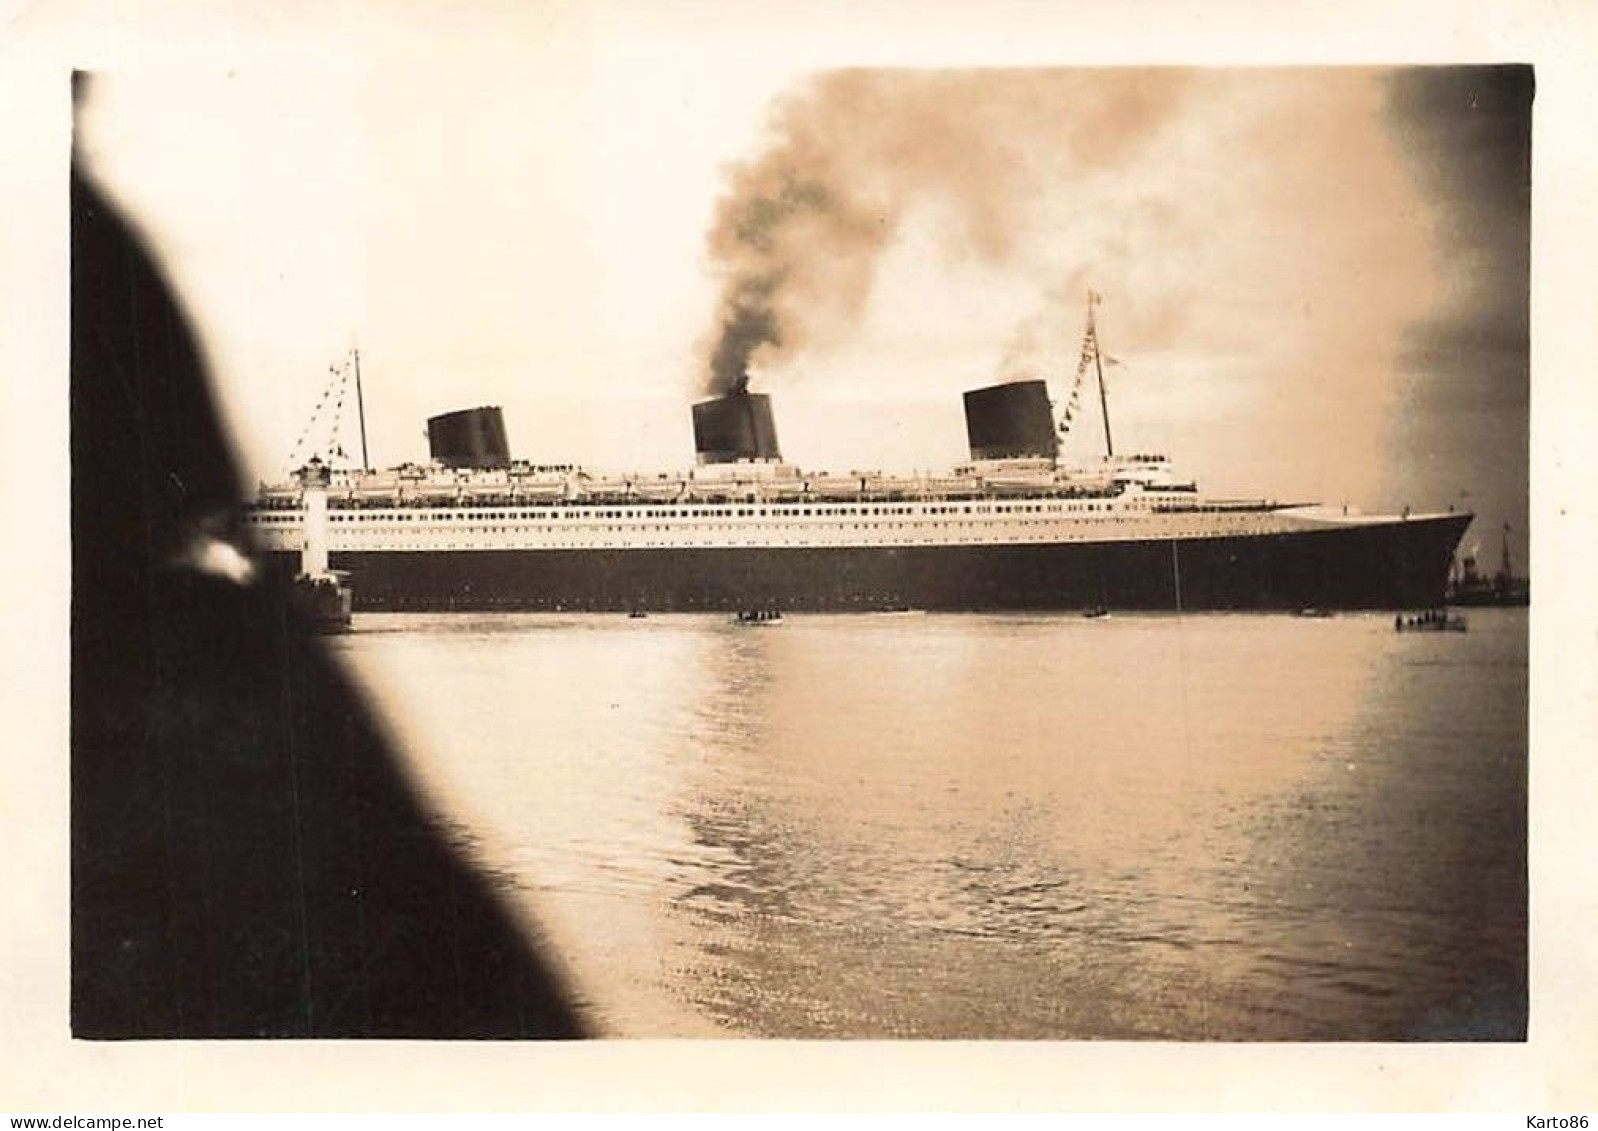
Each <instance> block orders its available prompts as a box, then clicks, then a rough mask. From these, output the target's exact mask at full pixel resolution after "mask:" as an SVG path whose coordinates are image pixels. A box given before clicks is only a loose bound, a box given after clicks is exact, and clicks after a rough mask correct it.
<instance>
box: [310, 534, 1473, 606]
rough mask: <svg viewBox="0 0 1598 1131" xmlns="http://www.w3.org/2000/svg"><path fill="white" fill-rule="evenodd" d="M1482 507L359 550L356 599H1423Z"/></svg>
mask: <svg viewBox="0 0 1598 1131" xmlns="http://www.w3.org/2000/svg"><path fill="white" fill-rule="evenodd" d="M1469 522H1470V518H1469V516H1468V515H1450V516H1447V517H1444V518H1436V519H1424V520H1411V521H1407V522H1393V523H1387V524H1382V525H1375V526H1362V527H1339V528H1333V529H1328V530H1317V531H1310V532H1304V533H1292V534H1275V535H1256V536H1252V537H1240V538H1208V539H1195V540H1184V541H1178V542H1171V541H1159V542H1110V543H1097V544H1083V543H1058V544H1053V545H991V546H958V547H955V546H914V547H872V548H866V547H827V548H806V549H794V548H782V549H743V548H740V549H683V550H663V549H649V550H537V551H533V550H472V551H465V550H462V551H430V552H419V551H409V552H403V551H394V552H380V553H373V552H361V553H354V552H346V553H337V552H335V553H334V554H333V555H332V560H333V566H334V568H337V569H342V570H349V571H350V572H351V573H352V574H353V580H354V587H355V594H356V606H355V607H356V610H357V611H440V610H452V609H460V610H496V609H504V610H513V609H526V610H553V611H562V610H564V611H578V610H593V611H628V610H634V609H638V610H648V611H651V612H655V611H691V610H734V609H745V608H778V609H793V610H812V611H850V610H872V609H892V608H914V609H928V610H948V611H981V610H1002V609H1082V608H1091V607H1099V606H1104V607H1108V608H1116V609H1190V610H1201V609H1217V610H1219V609H1289V610H1294V609H1302V608H1308V607H1315V608H1322V609H1408V608H1425V607H1431V606H1435V605H1439V604H1441V603H1442V601H1443V597H1444V589H1445V586H1446V583H1447V578H1448V568H1449V563H1450V560H1451V558H1452V555H1453V552H1454V549H1455V547H1456V546H1457V545H1458V543H1459V539H1460V537H1461V536H1462V535H1463V534H1464V531H1465V527H1466V525H1468V523H1469Z"/></svg>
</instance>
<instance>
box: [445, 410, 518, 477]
mask: <svg viewBox="0 0 1598 1131" xmlns="http://www.w3.org/2000/svg"><path fill="white" fill-rule="evenodd" d="M427 447H428V450H429V451H430V452H431V453H432V456H433V458H434V459H436V460H438V461H439V462H440V463H442V464H444V465H445V466H447V467H471V468H492V467H509V466H510V444H509V443H508V442H507V441H506V439H505V418H504V416H502V415H501V414H500V411H499V407H498V406H497V405H496V406H493V407H484V408H467V409H462V410H460V411H459V412H446V413H444V414H443V415H442V416H431V417H428V420H427Z"/></svg>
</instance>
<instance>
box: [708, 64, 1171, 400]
mask: <svg viewBox="0 0 1598 1131" xmlns="http://www.w3.org/2000/svg"><path fill="white" fill-rule="evenodd" d="M1188 81H1189V80H1188V79H1187V77H1186V76H1184V75H1183V74H1182V73H1181V72H1175V71H1158V70H1128V71H1120V72H1113V73H1110V74H1105V73H1102V72H1100V73H1096V74H1095V73H1090V72H1066V71H1026V70H1006V71H940V72H921V71H838V72H832V73H828V74H825V75H821V76H819V77H817V78H816V79H814V80H813V81H812V82H811V83H810V84H809V85H808V86H807V87H805V88H803V89H801V90H800V91H798V92H797V93H795V94H794V95H792V96H790V97H788V98H787V99H785V100H783V101H782V102H780V103H779V104H778V105H777V107H776V108H775V111H774V113H773V116H772V121H771V129H770V135H771V140H770V142H769V144H768V145H767V147H766V149H765V150H764V152H763V153H762V154H761V155H760V156H759V157H757V158H756V159H754V160H753V161H750V162H748V163H746V164H744V165H742V166H739V167H738V168H736V169H734V170H733V172H732V175H731V184H730V186H729V191H728V192H727V194H726V196H725V197H724V198H723V199H722V200H721V202H720V204H719V207H718V209H717V212H716V217H715V222H714V225H713V228H712V231H711V233H710V238H709V251H710V258H711V262H712V264H713V265H714V269H715V271H716V273H717V275H718V276H719V278H720V280H721V284H722V289H721V300H720V312H719V323H720V329H719V332H718V333H717V334H716V336H715V338H714V343H713V345H712V346H711V347H710V350H709V371H710V372H709V377H710V384H709V391H710V392H711V393H712V394H722V393H728V392H735V391H741V390H742V389H743V388H744V387H745V386H746V385H747V383H748V380H749V374H750V369H751V367H752V366H759V365H761V364H763V363H771V362H775V361H778V360H779V359H781V358H783V357H785V356H788V355H791V354H792V353H793V352H794V351H796V350H799V349H801V348H803V347H805V346H807V345H811V344H814V343H817V342H821V341H826V340H830V339H833V338H835V337H836V336H838V335H839V334H842V333H844V332H846V331H847V330H848V329H849V328H850V327H852V326H853V325H854V323H855V321H856V320H857V318H858V317H859V315H860V312H861V310H862V308H863V307H864V305H865V302H866V300H867V299H868V297H869V296H870V293H871V288H872V283H873V281H874V278H875V274H876V269H877V265H878V262H879V259H880V257H881V255H882V253H883V251H884V250H885V249H886V248H887V247H888V246H889V245H890V244H891V243H892V242H893V240H894V239H895V237H896V236H897V235H898V234H899V232H900V229H901V227H902V226H903V224H904V222H905V219H906V217H907V215H909V214H910V213H912V212H913V211H915V210H917V209H933V208H935V209H938V210H940V212H941V213H942V214H945V215H946V217H947V226H946V229H945V234H944V241H945V244H946V251H947V252H948V254H949V255H950V257H951V258H954V259H965V260H976V261H981V262H988V263H1005V262H1007V261H1009V260H1010V259H1012V258H1013V257H1014V255H1015V253H1016V251H1017V248H1018V241H1020V240H1021V239H1022V238H1023V237H1024V235H1025V233H1026V230H1027V227H1028V223H1029V217H1030V215H1031V213H1032V211H1033V206H1034V205H1035V204H1036V203H1037V202H1038V201H1039V200H1040V199H1043V198H1045V197H1047V195H1048V192H1047V189H1048V186H1049V185H1050V184H1051V182H1052V181H1054V180H1057V179H1058V178H1060V177H1061V176H1063V175H1064V173H1065V172H1066V171H1067V169H1068V168H1069V167H1070V166H1073V165H1078V166H1080V165H1084V164H1087V163H1089V161H1090V160H1091V163H1092V164H1093V165H1094V166H1095V167H1097V168H1099V169H1103V168H1106V167H1113V166H1114V165H1115V164H1116V163H1117V162H1118V161H1120V160H1123V159H1125V157H1126V156H1127V155H1128V154H1130V153H1132V152H1134V151H1135V150H1136V149H1137V148H1138V147H1139V146H1140V145H1142V144H1144V143H1145V142H1146V140H1147V139H1148V138H1149V137H1150V136H1151V135H1152V134H1153V133H1155V132H1157V129H1158V127H1159V126H1160V124H1161V123H1162V122H1163V121H1164V120H1166V119H1167V118H1168V117H1169V116H1170V115H1171V113H1172V111H1173V110H1174V108H1175V107H1176V105H1177V104H1178V102H1179V101H1180V94H1181V90H1182V88H1183V86H1184V85H1185V84H1186V83H1187V82H1188Z"/></svg>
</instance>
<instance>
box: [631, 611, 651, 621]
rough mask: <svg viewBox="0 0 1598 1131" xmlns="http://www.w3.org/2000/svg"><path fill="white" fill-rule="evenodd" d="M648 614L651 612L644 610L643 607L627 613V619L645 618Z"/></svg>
mask: <svg viewBox="0 0 1598 1131" xmlns="http://www.w3.org/2000/svg"><path fill="white" fill-rule="evenodd" d="M648 615H649V614H648V613H646V612H644V610H642V609H634V610H632V611H631V612H630V613H628V614H627V619H628V620H643V619H644V618H645V617H647V616H648Z"/></svg>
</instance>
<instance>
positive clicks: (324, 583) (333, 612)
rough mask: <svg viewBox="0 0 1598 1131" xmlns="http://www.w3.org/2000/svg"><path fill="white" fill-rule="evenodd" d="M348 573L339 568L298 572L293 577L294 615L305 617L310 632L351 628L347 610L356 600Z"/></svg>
mask: <svg viewBox="0 0 1598 1131" xmlns="http://www.w3.org/2000/svg"><path fill="white" fill-rule="evenodd" d="M349 577H350V575H349V574H348V573H347V572H346V571H344V570H341V569H330V570H327V571H325V572H323V573H319V574H309V573H302V574H300V575H299V576H298V577H296V578H295V579H294V588H293V590H292V591H291V600H290V603H291V606H292V608H293V609H294V612H295V615H297V616H298V617H300V619H301V620H303V621H305V622H306V623H307V624H308V625H309V626H310V628H311V630H312V631H313V632H322V633H342V632H351V631H353V619H352V617H351V615H350V614H351V610H352V609H353V608H354V604H355V591H354V590H353V589H352V588H351V586H350V583H349Z"/></svg>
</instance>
